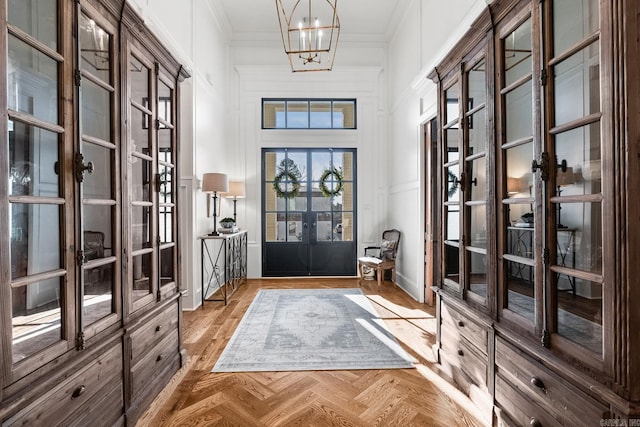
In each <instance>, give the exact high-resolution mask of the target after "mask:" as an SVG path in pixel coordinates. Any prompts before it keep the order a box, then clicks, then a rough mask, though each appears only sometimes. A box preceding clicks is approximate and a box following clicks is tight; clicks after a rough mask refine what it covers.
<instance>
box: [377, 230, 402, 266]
mask: <svg viewBox="0 0 640 427" xmlns="http://www.w3.org/2000/svg"><path fill="white" fill-rule="evenodd" d="M400 234H401V233H400V231H399V230H396V229H395V228H394V229H392V230H385V231H384V232H383V233H382V242H380V258H382V259H396V255H397V254H398V247H399V246H400Z"/></svg>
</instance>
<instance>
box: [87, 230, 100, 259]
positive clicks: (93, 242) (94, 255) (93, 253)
mask: <svg viewBox="0 0 640 427" xmlns="http://www.w3.org/2000/svg"><path fill="white" fill-rule="evenodd" d="M84 255H85V256H86V257H87V259H88V260H92V259H98V258H104V233H103V232H102V231H88V230H86V231H85V232H84Z"/></svg>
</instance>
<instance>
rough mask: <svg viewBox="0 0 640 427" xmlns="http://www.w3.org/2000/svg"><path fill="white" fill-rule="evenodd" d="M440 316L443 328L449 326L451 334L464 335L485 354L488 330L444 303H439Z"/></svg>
mask: <svg viewBox="0 0 640 427" xmlns="http://www.w3.org/2000/svg"><path fill="white" fill-rule="evenodd" d="M440 317H441V319H442V327H443V328H444V327H445V326H449V327H450V333H451V334H458V335H460V336H461V337H464V339H466V340H467V341H469V342H470V343H471V344H473V345H474V346H476V347H477V348H478V350H479V351H480V352H481V353H483V354H487V349H488V332H487V330H486V329H485V328H483V327H481V326H480V325H479V324H478V323H476V322H474V321H473V320H471V319H470V318H469V317H467V316H466V315H465V314H463V313H461V312H459V311H457V310H456V309H455V308H453V307H451V306H448V305H447V304H445V303H442V304H441V305H440Z"/></svg>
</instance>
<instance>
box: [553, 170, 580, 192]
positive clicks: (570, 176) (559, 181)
mask: <svg viewBox="0 0 640 427" xmlns="http://www.w3.org/2000/svg"><path fill="white" fill-rule="evenodd" d="M575 182H576V177H575V174H574V172H573V168H572V167H568V168H566V170H565V171H558V175H557V177H556V185H559V186H562V187H564V186H565V185H571V184H575Z"/></svg>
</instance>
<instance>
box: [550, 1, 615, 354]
mask: <svg viewBox="0 0 640 427" xmlns="http://www.w3.org/2000/svg"><path fill="white" fill-rule="evenodd" d="M545 7H546V8H548V10H547V16H550V17H551V19H550V22H548V25H547V28H548V32H549V34H548V37H547V45H546V46H545V63H546V72H547V74H548V76H549V82H548V85H547V87H546V97H547V99H548V105H547V110H548V113H547V117H548V126H547V147H546V150H547V151H548V152H549V159H550V163H551V165H550V172H551V173H550V176H549V181H548V183H547V187H548V191H547V193H548V194H549V198H548V201H547V203H548V211H549V222H550V226H549V227H548V230H549V236H548V239H547V241H546V245H547V250H548V252H549V254H550V257H549V258H550V262H549V269H550V271H549V272H548V275H549V288H550V300H549V308H550V310H549V311H550V313H549V329H550V332H551V333H552V335H551V338H552V339H551V345H552V346H555V347H558V348H562V349H563V350H565V351H566V352H570V353H571V354H572V355H575V354H580V352H576V351H575V348H576V346H577V347H579V348H580V349H582V350H586V351H583V352H582V353H583V354H586V355H587V356H586V357H587V358H592V359H594V360H600V359H601V358H602V356H603V306H604V299H605V295H606V292H605V289H606V286H607V283H605V281H604V278H603V268H602V264H603V249H602V244H603V226H602V218H603V194H602V166H601V159H602V153H601V138H600V131H601V126H600V120H601V116H602V114H601V104H600V90H601V87H600V49H599V46H600V37H599V36H600V32H599V29H600V28H599V22H600V15H599V4H598V1H596V0H569V1H567V0H562V1H557V0H556V1H551V2H548V4H546V5H545Z"/></svg>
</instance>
